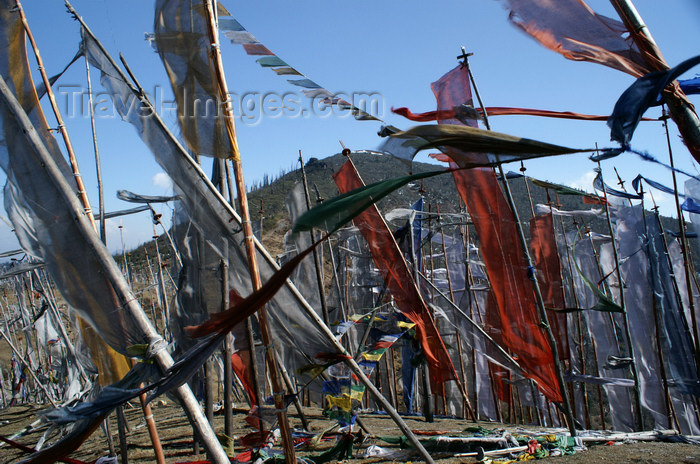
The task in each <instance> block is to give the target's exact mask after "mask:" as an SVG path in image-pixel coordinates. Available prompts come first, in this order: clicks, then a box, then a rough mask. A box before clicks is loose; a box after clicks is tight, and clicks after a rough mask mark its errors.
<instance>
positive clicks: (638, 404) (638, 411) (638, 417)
mask: <svg viewBox="0 0 700 464" xmlns="http://www.w3.org/2000/svg"><path fill="white" fill-rule="evenodd" d="M598 170H599V171H600V173H599V175H600V181H601V183H602V184H603V198H604V199H605V217H606V218H607V221H608V230H610V244H611V245H612V252H613V258H614V260H615V273H616V274H617V281H618V285H619V287H620V307H621V308H622V317H623V319H622V320H623V323H624V324H623V328H624V331H625V338H626V339H627V351H628V354H629V357H630V359H631V368H632V377H633V379H634V387H633V388H632V391H633V393H634V403H635V408H634V409H635V416H634V420H635V425H636V429H637V430H643V429H644V418H643V416H642V400H641V392H640V389H639V371H638V370H637V361H636V356H635V355H634V347H633V346H632V333H631V332H630V324H629V318H628V317H627V309H626V307H625V284H624V282H623V279H622V273H621V272H620V257H619V255H618V253H617V244H616V242H615V230H614V229H613V226H612V220H611V219H610V208H609V205H610V203H608V192H607V191H606V190H605V182H604V180H603V170H602V169H601V167H600V161H599V162H598ZM611 317H612V314H611Z"/></svg>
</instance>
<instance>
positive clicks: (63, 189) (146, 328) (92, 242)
mask: <svg viewBox="0 0 700 464" xmlns="http://www.w3.org/2000/svg"><path fill="white" fill-rule="evenodd" d="M67 4H68V3H67ZM73 11H74V10H73ZM76 16H77V15H76ZM0 95H1V97H0V98H2V100H4V102H5V104H6V106H7V107H8V109H9V111H10V113H11V114H12V115H14V117H15V118H16V120H17V123H18V124H19V127H20V128H21V129H22V130H23V131H24V134H25V137H26V138H27V141H28V143H29V144H30V145H31V146H32V148H33V150H32V151H33V154H34V155H35V156H36V158H37V159H36V161H37V167H40V168H42V169H44V170H46V172H47V174H48V175H49V177H50V178H51V180H52V182H53V183H54V185H55V187H56V188H57V189H58V191H59V192H60V194H61V196H62V197H63V200H64V201H65V203H66V205H67V206H68V207H69V208H71V209H72V210H73V211H74V218H75V221H76V223H77V225H78V228H79V230H80V231H81V234H82V235H83V238H84V239H85V243H86V247H87V249H86V250H85V252H87V253H93V254H94V255H95V257H96V258H97V259H98V260H99V262H100V263H101V265H102V271H103V272H104V273H105V277H106V278H107V279H109V281H110V283H111V284H112V286H113V288H114V291H115V294H116V296H117V298H118V299H119V301H121V302H122V303H123V305H124V308H125V310H126V311H128V312H129V314H130V315H131V316H132V318H133V319H134V321H135V323H136V324H137V326H138V328H139V329H140V330H141V331H142V332H143V334H144V336H145V338H146V339H148V340H150V341H151V345H152V346H154V347H156V346H159V345H160V346H162V345H163V339H162V338H161V337H160V335H158V333H157V332H156V331H155V330H154V329H153V326H152V325H151V322H150V321H149V319H148V317H147V316H146V314H145V313H144V311H143V309H142V308H141V306H140V305H139V303H138V300H137V299H136V298H135V296H134V294H133V293H132V292H131V290H130V288H129V286H128V284H127V283H126V282H125V281H124V277H123V275H122V274H121V271H120V270H119V268H118V267H117V265H116V263H115V262H114V260H113V259H112V256H111V254H110V252H109V251H108V250H107V248H105V246H104V244H103V243H102V242H101V241H100V239H99V237H98V236H97V234H96V233H95V229H94V227H93V222H91V221H90V220H89V218H88V215H87V213H85V211H84V208H83V207H82V205H81V204H80V201H79V200H78V198H76V196H75V194H74V193H73V189H72V188H71V187H70V185H69V184H68V182H67V180H66V179H65V177H63V174H62V172H61V170H60V169H59V167H58V166H57V165H56V164H55V162H54V160H53V158H52V156H51V154H50V153H49V152H48V150H47V149H46V147H45V146H44V144H43V141H42V139H41V137H40V136H39V134H38V133H37V131H36V128H35V127H34V125H33V124H32V123H31V121H30V120H29V117H28V116H27V114H26V113H25V112H24V109H23V108H22V106H21V105H20V103H19V102H18V101H17V99H16V97H15V96H14V94H13V93H12V91H11V90H10V88H9V87H8V85H7V83H6V82H5V80H4V78H2V77H0ZM155 351H156V353H155V354H154V357H155V359H156V361H157V362H158V364H159V365H160V367H161V369H163V370H167V369H168V368H169V367H170V366H172V365H173V359H172V357H171V356H170V353H168V352H167V350H165V349H159V350H158V349H156V350H155ZM176 391H177V394H178V395H179V396H180V400H181V402H182V404H183V408H184V409H185V410H186V412H187V413H188V415H189V417H190V420H191V422H192V423H193V426H194V427H196V428H198V429H200V430H201V432H202V435H204V436H205V437H206V443H207V446H208V447H210V448H211V449H212V450H214V452H215V453H216V449H217V448H218V449H219V450H220V453H216V454H217V455H219V456H221V458H220V459H216V460H215V462H216V463H217V464H228V458H227V457H226V454H225V453H224V452H223V449H222V448H221V445H220V444H219V443H218V441H217V439H216V435H215V434H214V433H213V431H212V430H211V428H209V427H208V426H206V424H205V421H204V420H203V415H202V412H201V410H200V409H199V406H198V405H197V402H196V399H195V398H194V395H192V391H191V390H190V389H189V387H188V386H187V385H182V386H180V387H178V389H177V390H176Z"/></svg>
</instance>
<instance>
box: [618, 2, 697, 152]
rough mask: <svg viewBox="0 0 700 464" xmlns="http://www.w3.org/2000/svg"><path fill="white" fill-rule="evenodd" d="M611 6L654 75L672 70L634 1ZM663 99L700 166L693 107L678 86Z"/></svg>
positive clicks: (664, 92)
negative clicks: (657, 72)
mask: <svg viewBox="0 0 700 464" xmlns="http://www.w3.org/2000/svg"><path fill="white" fill-rule="evenodd" d="M610 3H611V4H612V5H613V7H614V8H615V10H616V11H617V13H618V15H619V16H620V18H621V19H622V22H623V23H625V26H626V27H627V29H628V30H629V31H630V32H632V34H631V35H632V39H633V40H634V41H635V43H636V44H637V46H638V47H639V49H640V50H641V51H642V58H643V59H644V61H645V62H646V64H647V65H648V66H649V68H651V70H652V71H665V70H667V69H669V67H668V64H666V61H665V60H664V58H663V56H662V55H661V51H660V50H659V48H658V46H657V45H656V42H655V41H654V38H653V37H652V35H651V32H650V31H649V28H648V27H647V26H646V24H644V21H643V20H642V17H641V16H640V15H639V12H637V9H636V8H635V7H634V4H633V3H632V1H631V0H610ZM661 96H662V98H663V99H664V101H665V102H666V104H667V105H668V108H669V110H670V113H671V117H672V118H673V121H674V122H675V123H676V125H677V126H678V130H679V132H680V133H681V136H682V137H683V141H684V142H685V145H686V146H687V147H688V150H689V151H690V154H691V155H692V156H693V158H695V161H698V162H700V121H698V116H697V114H696V113H695V111H694V109H693V105H692V104H691V103H690V102H689V101H688V100H687V98H685V95H684V94H683V91H682V90H681V88H680V86H678V84H677V83H674V85H673V91H668V90H666V91H663V92H661Z"/></svg>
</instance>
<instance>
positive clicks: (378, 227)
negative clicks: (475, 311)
mask: <svg viewBox="0 0 700 464" xmlns="http://www.w3.org/2000/svg"><path fill="white" fill-rule="evenodd" d="M333 179H334V180H335V183H336V184H337V185H338V189H339V190H340V193H341V194H342V193H346V192H349V191H351V190H354V189H356V188H360V187H364V185H365V184H364V182H363V181H362V179H361V178H360V176H359V174H358V173H357V171H356V170H355V166H354V165H353V164H352V162H351V161H348V162H346V163H345V164H343V166H342V167H341V168H340V169H339V170H338V172H336V173H335V174H334V175H333ZM354 222H355V225H356V226H357V228H358V229H359V230H360V233H361V234H362V236H363V237H364V239H365V240H366V241H367V243H368V244H369V248H370V253H371V255H372V259H373V260H374V263H375V265H376V266H377V268H378V269H379V270H380V272H381V273H382V277H383V278H384V281H385V282H386V284H387V287H388V288H389V291H390V292H391V295H392V296H393V297H394V300H395V301H396V305H397V306H398V308H399V309H400V310H401V312H402V313H403V314H404V315H405V316H406V317H407V318H408V319H409V320H410V321H411V322H413V323H414V324H416V326H415V329H416V335H417V337H418V339H419V340H420V342H421V346H422V348H423V351H424V353H425V358H426V360H427V362H428V368H429V371H430V380H431V383H432V385H433V386H434V387H438V386H440V385H441V384H443V383H444V382H445V381H447V380H454V379H456V378H457V373H456V372H455V368H454V365H453V364H452V361H451V359H450V356H449V355H448V353H447V348H445V344H444V342H443V341H442V338H441V337H440V334H439V333H438V331H437V328H436V327H435V321H434V320H433V317H432V315H431V314H430V311H429V309H428V306H427V304H426V303H425V301H424V300H423V297H421V295H420V292H419V291H418V287H417V286H416V283H415V281H414V279H413V276H412V275H411V271H410V270H409V268H408V264H406V260H405V259H404V256H403V254H402V253H401V250H400V249H399V246H398V244H397V243H396V240H394V235H393V234H392V233H391V231H390V230H389V227H388V226H387V225H386V223H385V222H384V219H383V218H382V216H381V215H380V214H379V210H378V209H377V207H376V206H375V205H372V206H370V207H369V208H368V209H366V210H365V211H364V212H363V213H362V214H360V215H359V216H357V217H356V218H355V219H354ZM434 391H435V392H442V391H443V390H442V388H434Z"/></svg>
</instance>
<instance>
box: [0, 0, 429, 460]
mask: <svg viewBox="0 0 700 464" xmlns="http://www.w3.org/2000/svg"><path fill="white" fill-rule="evenodd" d="M64 3H65V4H66V7H67V8H68V11H69V12H70V13H71V14H73V15H74V17H75V18H76V20H78V21H79V22H80V23H81V25H82V26H83V29H84V31H85V32H86V33H87V34H88V35H90V36H91V37H92V39H93V40H95V42H96V44H97V46H98V47H100V49H101V50H102V52H103V53H104V54H105V55H106V56H107V59H108V60H109V61H110V63H111V64H112V65H113V66H114V67H115V68H116V69H117V71H118V72H119V73H120V76H121V78H122V79H123V80H124V82H128V80H127V77H126V75H124V74H123V73H122V72H121V71H120V70H119V68H118V67H117V65H116V63H115V62H114V60H112V59H111V57H110V56H109V54H108V53H107V51H106V50H105V49H104V47H103V46H102V44H100V43H99V41H98V40H97V39H96V38H95V36H94V34H93V33H92V31H90V29H89V28H88V27H87V25H86V24H85V22H84V21H83V19H82V18H81V17H80V16H79V15H78V13H77V12H76V11H75V8H73V7H72V5H71V4H70V2H69V1H68V0H64ZM0 84H4V81H2V82H0ZM3 89H4V91H3ZM131 90H132V92H134V94H135V95H137V96H139V97H140V100H141V102H142V103H143V104H144V105H146V107H148V108H150V109H151V110H152V112H151V113H150V114H151V115H152V117H153V118H154V120H155V122H156V123H157V124H158V126H159V127H160V128H161V129H162V130H163V132H164V133H165V134H166V135H167V136H168V137H169V138H170V140H172V141H173V143H174V144H175V146H176V147H177V148H178V152H179V154H180V155H181V156H182V159H183V160H184V161H185V165H186V168H187V169H190V170H191V171H192V172H194V173H195V174H196V175H197V176H198V178H199V179H201V181H202V183H203V184H204V185H205V186H206V187H207V189H208V190H209V191H210V192H211V194H212V195H213V196H214V197H215V198H216V199H217V200H218V201H219V203H220V205H221V206H222V207H223V208H224V209H225V210H226V212H227V213H228V214H229V215H230V216H231V217H232V218H233V220H234V222H236V223H237V224H241V222H242V221H241V217H240V216H239V215H238V213H237V212H236V211H235V210H234V209H233V208H232V207H231V205H229V204H228V203H227V202H226V200H225V199H224V198H223V197H222V196H221V194H220V193H219V192H218V191H217V190H216V188H214V186H213V185H212V184H211V181H210V180H209V177H208V176H207V175H206V174H205V173H204V171H202V169H201V167H200V166H199V165H198V164H197V163H196V162H195V161H194V160H193V159H192V157H191V156H190V155H189V154H188V153H187V151H186V150H185V149H184V148H183V147H182V145H180V144H179V142H178V141H177V139H176V138H175V137H174V136H173V135H172V133H171V132H170V130H169V129H168V128H167V126H166V125H165V124H164V123H163V121H162V120H161V119H160V117H159V116H158V114H157V112H156V111H155V109H154V108H153V106H152V105H151V103H150V102H149V101H148V99H147V98H146V97H145V94H144V93H143V92H139V91H137V90H136V89H134V88H133V87H132V89H131ZM0 94H2V95H6V94H9V95H10V96H11V93H10V92H9V89H8V88H7V85H6V84H5V85H4V86H3V85H0ZM12 98H14V97H12ZM15 101H16V100H15ZM17 108H18V111H19V110H21V107H20V106H19V105H18V104H17ZM25 119H26V115H25ZM27 122H28V119H27ZM29 127H30V129H31V124H29ZM35 132H36V131H34V137H36V133H35ZM47 156H48V154H47ZM58 181H59V182H60V179H58ZM68 200H69V201H71V200H70V198H69V199H68ZM78 219H80V218H78ZM253 240H254V242H255V246H256V247H257V248H258V251H259V252H260V253H261V254H262V255H263V257H264V258H265V260H266V261H267V262H268V263H270V265H271V266H273V267H274V268H277V266H276V264H275V262H274V259H273V258H272V256H270V254H269V253H267V251H266V250H265V249H264V248H262V246H261V245H260V242H259V241H257V240H255V239H253ZM105 256H109V255H108V254H105ZM108 267H109V269H110V270H111V271H116V272H117V273H118V272H119V269H118V268H117V267H116V265H114V263H113V261H112V263H110V264H109V265H108ZM111 275H112V274H111V273H110V276H111ZM115 281H118V282H119V283H120V285H122V284H123V277H122V278H120V280H118V279H117V277H116V276H115ZM120 288H121V287H120ZM287 288H288V289H289V291H291V292H292V294H293V295H294V297H295V298H296V299H297V301H299V303H300V306H301V308H302V310H303V311H304V312H305V313H306V315H307V317H309V319H310V320H311V321H312V322H313V323H314V324H315V325H316V326H317V327H318V328H319V330H321V332H322V333H323V334H324V335H325V336H326V337H327V339H328V340H329V341H330V342H331V343H332V344H333V346H334V347H335V348H336V349H337V350H338V352H339V353H342V354H347V350H346V349H345V348H344V347H343V345H342V344H341V343H340V342H339V341H338V340H337V339H336V338H335V334H333V332H332V331H331V330H330V329H329V328H328V326H326V325H325V324H324V323H323V321H322V320H321V319H320V318H319V317H318V315H317V314H316V312H315V311H314V310H313V308H311V307H310V306H309V305H308V303H306V301H305V300H304V298H303V297H302V296H301V294H300V293H299V291H298V290H297V289H296V287H294V285H292V284H291V283H289V282H288V283H287ZM132 300H133V298H131V299H126V301H128V302H129V304H128V305H127V308H128V309H133V305H134V304H136V303H133V302H132ZM139 320H140V319H139ZM147 333H148V332H147ZM166 355H167V353H163V352H162V351H159V352H158V353H156V356H157V359H162V358H163V357H165V356H166ZM167 356H168V357H169V355H167ZM345 363H346V364H347V365H348V367H349V368H350V369H351V370H352V372H353V373H354V374H355V375H356V376H357V377H358V379H359V380H360V382H362V383H363V384H364V385H365V386H366V387H367V389H368V391H369V392H370V393H371V394H373V395H375V396H378V398H379V401H380V403H381V404H382V407H384V409H385V410H386V411H387V412H388V414H389V415H390V417H391V418H392V419H393V420H394V422H396V424H397V426H398V427H399V429H400V430H401V431H402V433H404V435H406V437H407V438H408V440H409V441H410V442H411V444H412V445H413V446H414V447H415V448H416V449H417V450H418V451H419V453H420V454H421V455H422V456H423V458H424V459H425V461H426V462H428V463H429V464H433V463H434V461H433V459H432V457H431V456H430V454H429V453H428V452H427V451H426V450H425V448H424V447H423V445H422V444H421V443H420V441H419V440H418V438H417V437H416V435H415V434H414V433H413V432H412V431H411V429H410V428H409V427H408V425H406V423H405V422H404V421H403V419H401V417H400V416H399V414H398V413H397V412H396V410H395V409H394V408H393V407H392V406H391V404H390V403H389V402H388V401H387V400H386V398H384V397H382V396H381V394H380V393H379V391H378V390H377V389H376V387H375V386H374V385H373V384H372V382H370V380H369V379H368V378H367V376H366V375H365V374H364V372H363V371H362V368H361V367H360V366H359V365H358V364H357V363H356V362H355V361H354V360H353V359H346V360H345ZM170 365H172V358H171V359H170ZM168 367H169V366H168ZM185 389H186V391H187V392H189V395H188V396H187V400H188V402H187V403H185V408H186V411H188V413H189V412H190V411H193V413H196V412H199V414H198V415H197V417H196V418H197V419H198V421H197V422H196V424H197V426H198V427H201V428H202V429H204V430H205V431H206V432H207V433H212V432H211V429H210V428H208V427H207V426H206V424H203V422H204V421H205V419H204V418H203V414H202V413H201V409H199V406H198V404H197V402H196V399H195V398H194V396H193V395H192V392H191V390H190V389H189V387H187V385H183V386H182V387H180V388H179V389H178V393H180V394H183V390H185ZM190 400H191V401H190ZM191 420H192V419H191ZM208 438H209V436H208V437H207V439H208ZM212 438H214V440H215V437H212ZM219 447H220V446H219ZM221 452H222V454H223V455H224V458H223V459H224V460H222V461H219V460H217V461H216V463H217V464H219V462H221V463H228V459H227V458H226V457H225V453H224V452H223V449H222V450H221Z"/></svg>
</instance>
